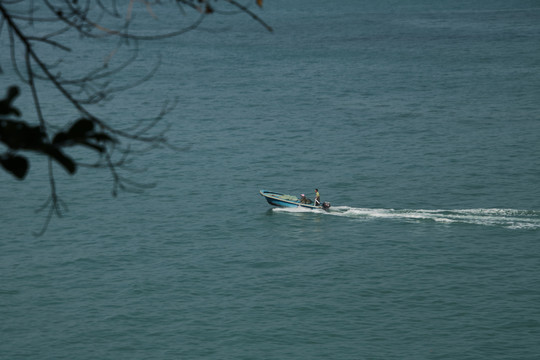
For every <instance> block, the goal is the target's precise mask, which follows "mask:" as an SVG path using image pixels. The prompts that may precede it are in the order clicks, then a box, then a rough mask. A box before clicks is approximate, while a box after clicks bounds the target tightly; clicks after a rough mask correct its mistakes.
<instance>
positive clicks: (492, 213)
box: [275, 206, 540, 230]
mask: <svg viewBox="0 0 540 360" xmlns="http://www.w3.org/2000/svg"><path fill="white" fill-rule="evenodd" d="M275 211H281V212H292V213H305V212H308V213H309V212H314V210H310V209H304V208H282V209H275ZM315 212H317V213H322V214H327V215H332V216H342V217H348V218H353V219H362V220H370V219H391V220H403V221H435V222H439V223H445V224H452V223H461V224H474V225H483V226H496V227H503V228H507V229H528V230H536V229H540V211H532V210H517V209H496V208H494V209H454V210H442V209H437V210H424V209H416V210H414V209H402V210H395V209H372V208H353V207H349V206H336V207H332V208H331V209H330V211H329V212H326V211H323V210H315Z"/></svg>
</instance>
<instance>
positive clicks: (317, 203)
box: [315, 189, 321, 205]
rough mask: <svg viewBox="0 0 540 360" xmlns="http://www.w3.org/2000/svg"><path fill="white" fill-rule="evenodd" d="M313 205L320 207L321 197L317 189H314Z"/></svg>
mask: <svg viewBox="0 0 540 360" xmlns="http://www.w3.org/2000/svg"><path fill="white" fill-rule="evenodd" d="M315 205H321V195H320V194H319V189H315Z"/></svg>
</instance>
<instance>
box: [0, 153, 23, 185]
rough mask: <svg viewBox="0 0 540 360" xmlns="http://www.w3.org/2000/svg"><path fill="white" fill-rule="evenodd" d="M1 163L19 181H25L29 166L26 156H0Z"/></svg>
mask: <svg viewBox="0 0 540 360" xmlns="http://www.w3.org/2000/svg"><path fill="white" fill-rule="evenodd" d="M0 163H1V164H2V166H3V167H4V169H5V170H6V171H9V172H10V173H12V174H13V175H14V176H15V177H16V178H17V179H19V180H23V179H24V177H25V176H26V174H27V172H28V167H29V164H28V160H27V159H26V158H25V157H24V156H20V155H14V154H5V155H3V156H0Z"/></svg>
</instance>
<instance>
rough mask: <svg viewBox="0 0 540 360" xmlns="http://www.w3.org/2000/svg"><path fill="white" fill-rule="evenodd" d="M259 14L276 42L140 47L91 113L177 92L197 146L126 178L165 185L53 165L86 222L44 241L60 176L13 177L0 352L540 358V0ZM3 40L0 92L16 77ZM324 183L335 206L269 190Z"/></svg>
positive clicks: (73, 214) (181, 41)
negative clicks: (298, 204) (277, 201)
mask: <svg viewBox="0 0 540 360" xmlns="http://www.w3.org/2000/svg"><path fill="white" fill-rule="evenodd" d="M140 11H141V14H140V15H141V16H139V20H140V19H143V23H144V21H147V22H148V29H152V24H153V23H152V21H155V20H154V19H153V18H152V17H150V16H146V17H145V16H142V15H144V14H145V11H146V10H145V7H144V6H141V9H140ZM257 13H258V14H260V15H261V17H262V18H264V19H265V21H266V22H268V23H269V24H270V25H271V26H272V27H273V28H274V33H272V34H269V33H267V32H266V31H265V30H264V28H262V27H260V26H259V25H258V24H256V23H255V22H253V21H252V20H251V19H250V18H247V17H241V16H235V17H232V18H225V19H222V20H219V19H217V18H216V19H215V20H213V19H211V18H209V19H208V20H209V21H207V22H205V24H204V26H203V28H202V29H201V30H200V31H195V32H191V33H188V34H185V35H183V36H181V37H178V38H173V39H165V40H162V41H159V42H149V43H144V44H141V52H142V53H141V55H142V56H141V57H140V58H139V60H137V62H136V63H134V64H132V67H131V68H130V69H131V70H128V71H125V72H123V75H121V77H120V78H119V79H117V80H118V81H120V82H122V81H124V82H125V83H129V82H130V81H136V79H138V78H140V76H141V74H145V73H146V72H148V71H150V70H151V69H152V67H153V66H154V65H155V64H156V63H158V62H160V63H161V65H160V67H159V69H158V71H157V73H156V74H155V75H154V77H153V78H152V79H151V80H150V81H148V82H146V83H144V84H142V85H141V86H139V87H136V88H134V89H131V90H129V91H127V92H125V93H122V94H118V95H116V97H115V98H114V99H113V100H112V101H111V102H110V105H108V106H107V107H104V108H97V109H95V111H96V112H97V113H99V114H101V115H102V116H104V117H106V118H107V119H110V121H112V122H113V123H115V124H118V125H119V126H129V125H130V124H132V123H133V121H134V119H137V118H139V117H140V116H141V114H144V115H142V116H148V117H151V116H153V115H155V114H157V113H159V111H160V109H161V107H162V105H163V101H164V100H169V101H170V102H172V101H174V99H175V98H177V99H178V104H177V106H176V108H175V109H174V111H172V112H171V113H170V114H169V115H168V116H167V117H166V118H165V120H164V121H165V122H166V123H167V124H169V125H170V126H171V127H170V130H168V132H167V136H168V138H169V141H170V142H171V143H172V144H173V145H175V146H176V147H179V148H182V150H181V151H175V150H171V149H158V150H153V151H151V152H144V153H141V154H140V155H139V156H137V161H136V162H135V163H134V164H133V166H132V168H133V169H135V170H138V171H135V172H128V173H124V175H125V176H127V177H128V178H130V179H132V180H134V181H138V182H141V183H147V184H151V183H154V182H155V183H156V186H155V187H152V186H147V188H146V189H145V191H144V192H142V193H129V192H123V193H120V194H119V196H118V197H117V198H113V197H111V189H112V184H113V181H112V179H111V176H110V173H109V172H108V171H107V170H106V169H104V170H98V171H96V170H95V169H88V168H81V169H79V172H78V173H77V174H76V176H74V177H69V176H66V175H64V174H63V170H62V169H60V168H57V169H56V170H55V175H56V176H57V187H58V193H59V195H60V196H61V198H62V199H63V201H64V202H65V203H66V206H67V208H68V210H69V211H68V212H67V213H65V216H64V217H62V218H60V219H58V218H53V220H52V222H51V224H50V225H49V227H48V229H47V231H46V233H45V234H44V235H43V236H41V237H35V236H33V233H35V232H38V231H39V230H40V229H41V226H42V225H43V222H44V221H45V217H46V214H45V213H43V212H41V213H37V214H36V213H35V210H36V209H38V208H39V207H40V206H41V205H42V204H43V202H44V201H45V200H46V199H47V196H48V195H49V191H50V190H49V183H48V177H47V175H46V170H47V169H46V166H45V165H44V164H40V162H39V161H37V160H35V161H32V167H31V170H30V172H29V174H28V177H27V179H26V180H25V181H24V182H19V181H16V180H14V179H12V177H11V176H10V175H9V174H7V173H5V172H1V173H0V177H1V181H2V191H1V192H0V223H1V225H2V233H1V241H0V358H1V359H475V360H478V359H490V360H492V359H537V358H538V356H539V355H540V345H539V341H538V339H540V305H539V304H540V280H539V274H540V190H539V189H540V186H539V185H540V117H539V114H540V101H539V100H540V61H539V59H540V41H539V39H540V7H539V5H538V3H537V2H535V1H475V2H470V1H467V2H465V1H452V2H432V1H421V0H415V1H407V2H399V3H398V2H395V1H377V2H368V1H340V2H329V1H303V0H302V1H294V2H287V1H277V0H276V1H265V2H264V9H263V10H262V11H260V12H259V11H257ZM144 19H146V20H144ZM143 30H144V28H143ZM1 44H2V52H1V54H2V55H1V60H2V67H3V69H4V72H5V74H4V75H2V76H0V80H1V81H2V82H1V84H2V90H1V91H4V90H3V89H4V88H5V87H7V86H8V84H11V83H17V81H19V80H17V79H16V78H15V77H13V76H12V74H10V73H9V68H8V64H9V56H8V54H7V52H6V51H4V50H5V49H6V44H7V43H6V36H5V33H3V37H2V43H1ZM104 50H107V49H104ZM106 55H107V51H104V55H103V56H106ZM102 59H103V58H102V57H99V58H97V60H96V57H87V58H81V59H78V62H75V63H74V64H75V66H74V67H75V68H78V67H80V70H79V71H80V72H81V75H82V74H84V71H85V70H87V69H89V68H92V66H91V65H92V64H94V62H95V61H98V62H99V61H102ZM75 71H76V70H75ZM122 76H123V77H122ZM18 84H19V85H21V84H20V82H19V83H18ZM22 89H23V95H24V94H26V95H28V91H29V90H28V89H26V88H22ZM25 92H26V93H25ZM27 98H28V96H27ZM18 101H19V102H18V103H17V104H18V105H19V106H20V107H21V108H22V110H23V114H24V115H25V120H26V121H29V122H32V121H36V120H35V119H34V115H32V111H31V109H32V108H31V105H28V106H26V105H25V104H24V101H25V100H24V98H22V97H21V99H20V100H18ZM42 102H43V104H42V106H44V107H45V108H46V109H47V111H49V113H50V114H51V116H59V117H61V116H67V115H66V114H70V113H69V110H66V107H65V106H64V105H62V104H63V103H62V102H61V100H59V95H58V94H56V95H55V94H54V92H50V93H48V94H45V95H43V100H42ZM36 159H39V157H36ZM315 188H318V189H319V190H320V193H321V199H322V200H323V201H329V202H331V204H332V208H331V209H330V211H329V212H325V211H311V210H309V211H306V210H301V209H292V210H291V209H273V208H271V207H270V206H269V205H268V204H267V203H266V201H265V200H264V198H262V197H261V196H260V195H259V190H260V189H267V190H272V191H278V192H284V193H290V194H293V195H299V194H300V193H305V194H307V195H308V197H311V198H313V196H314V189H315Z"/></svg>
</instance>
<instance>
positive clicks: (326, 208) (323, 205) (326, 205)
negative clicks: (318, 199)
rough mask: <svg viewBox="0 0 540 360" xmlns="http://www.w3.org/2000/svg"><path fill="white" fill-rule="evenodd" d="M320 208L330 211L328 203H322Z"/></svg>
mask: <svg viewBox="0 0 540 360" xmlns="http://www.w3.org/2000/svg"><path fill="white" fill-rule="evenodd" d="M322 208H323V209H324V210H328V209H330V203H329V202H328V201H325V202H323V203H322Z"/></svg>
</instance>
